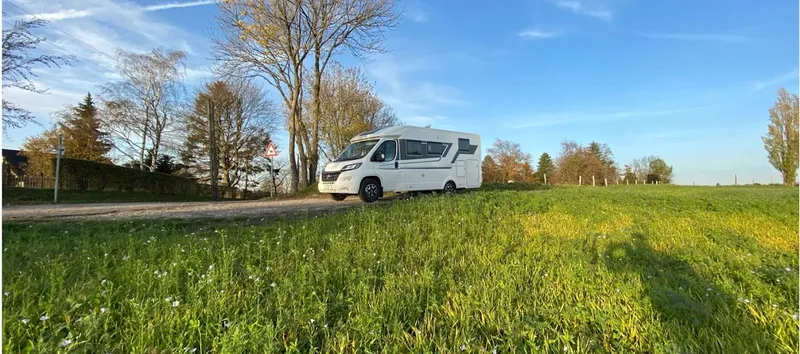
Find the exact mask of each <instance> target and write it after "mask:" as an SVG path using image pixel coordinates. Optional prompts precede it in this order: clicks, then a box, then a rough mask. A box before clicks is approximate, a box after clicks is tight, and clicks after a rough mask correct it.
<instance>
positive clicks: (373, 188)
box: [364, 183, 378, 199]
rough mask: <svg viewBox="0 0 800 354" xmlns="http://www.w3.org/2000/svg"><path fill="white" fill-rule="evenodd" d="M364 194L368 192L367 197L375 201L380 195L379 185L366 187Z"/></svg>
mask: <svg viewBox="0 0 800 354" xmlns="http://www.w3.org/2000/svg"><path fill="white" fill-rule="evenodd" d="M364 192H367V196H368V197H369V198H370V199H373V198H375V196H376V195H378V185H376V184H375V183H370V184H367V185H366V186H364Z"/></svg>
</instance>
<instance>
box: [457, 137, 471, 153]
mask: <svg viewBox="0 0 800 354" xmlns="http://www.w3.org/2000/svg"><path fill="white" fill-rule="evenodd" d="M458 151H463V152H469V139H458Z"/></svg>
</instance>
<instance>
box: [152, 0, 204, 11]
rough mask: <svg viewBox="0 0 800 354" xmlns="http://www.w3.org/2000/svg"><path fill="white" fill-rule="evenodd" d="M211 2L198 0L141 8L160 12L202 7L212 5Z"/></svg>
mask: <svg viewBox="0 0 800 354" xmlns="http://www.w3.org/2000/svg"><path fill="white" fill-rule="evenodd" d="M213 4H214V1H213V0H200V1H190V2H169V3H166V4H158V5H150V6H145V7H143V8H142V10H144V11H160V10H169V9H179V8H183V7H194V6H204V5H213Z"/></svg>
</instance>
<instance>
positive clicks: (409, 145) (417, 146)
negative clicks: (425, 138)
mask: <svg viewBox="0 0 800 354" xmlns="http://www.w3.org/2000/svg"><path fill="white" fill-rule="evenodd" d="M406 155H422V142H421V141H417V140H406Z"/></svg>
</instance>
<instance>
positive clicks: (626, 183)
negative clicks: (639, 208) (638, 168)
mask: <svg viewBox="0 0 800 354" xmlns="http://www.w3.org/2000/svg"><path fill="white" fill-rule="evenodd" d="M625 185H626V186H627V185H628V179H627V178H626V179H625Z"/></svg>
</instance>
